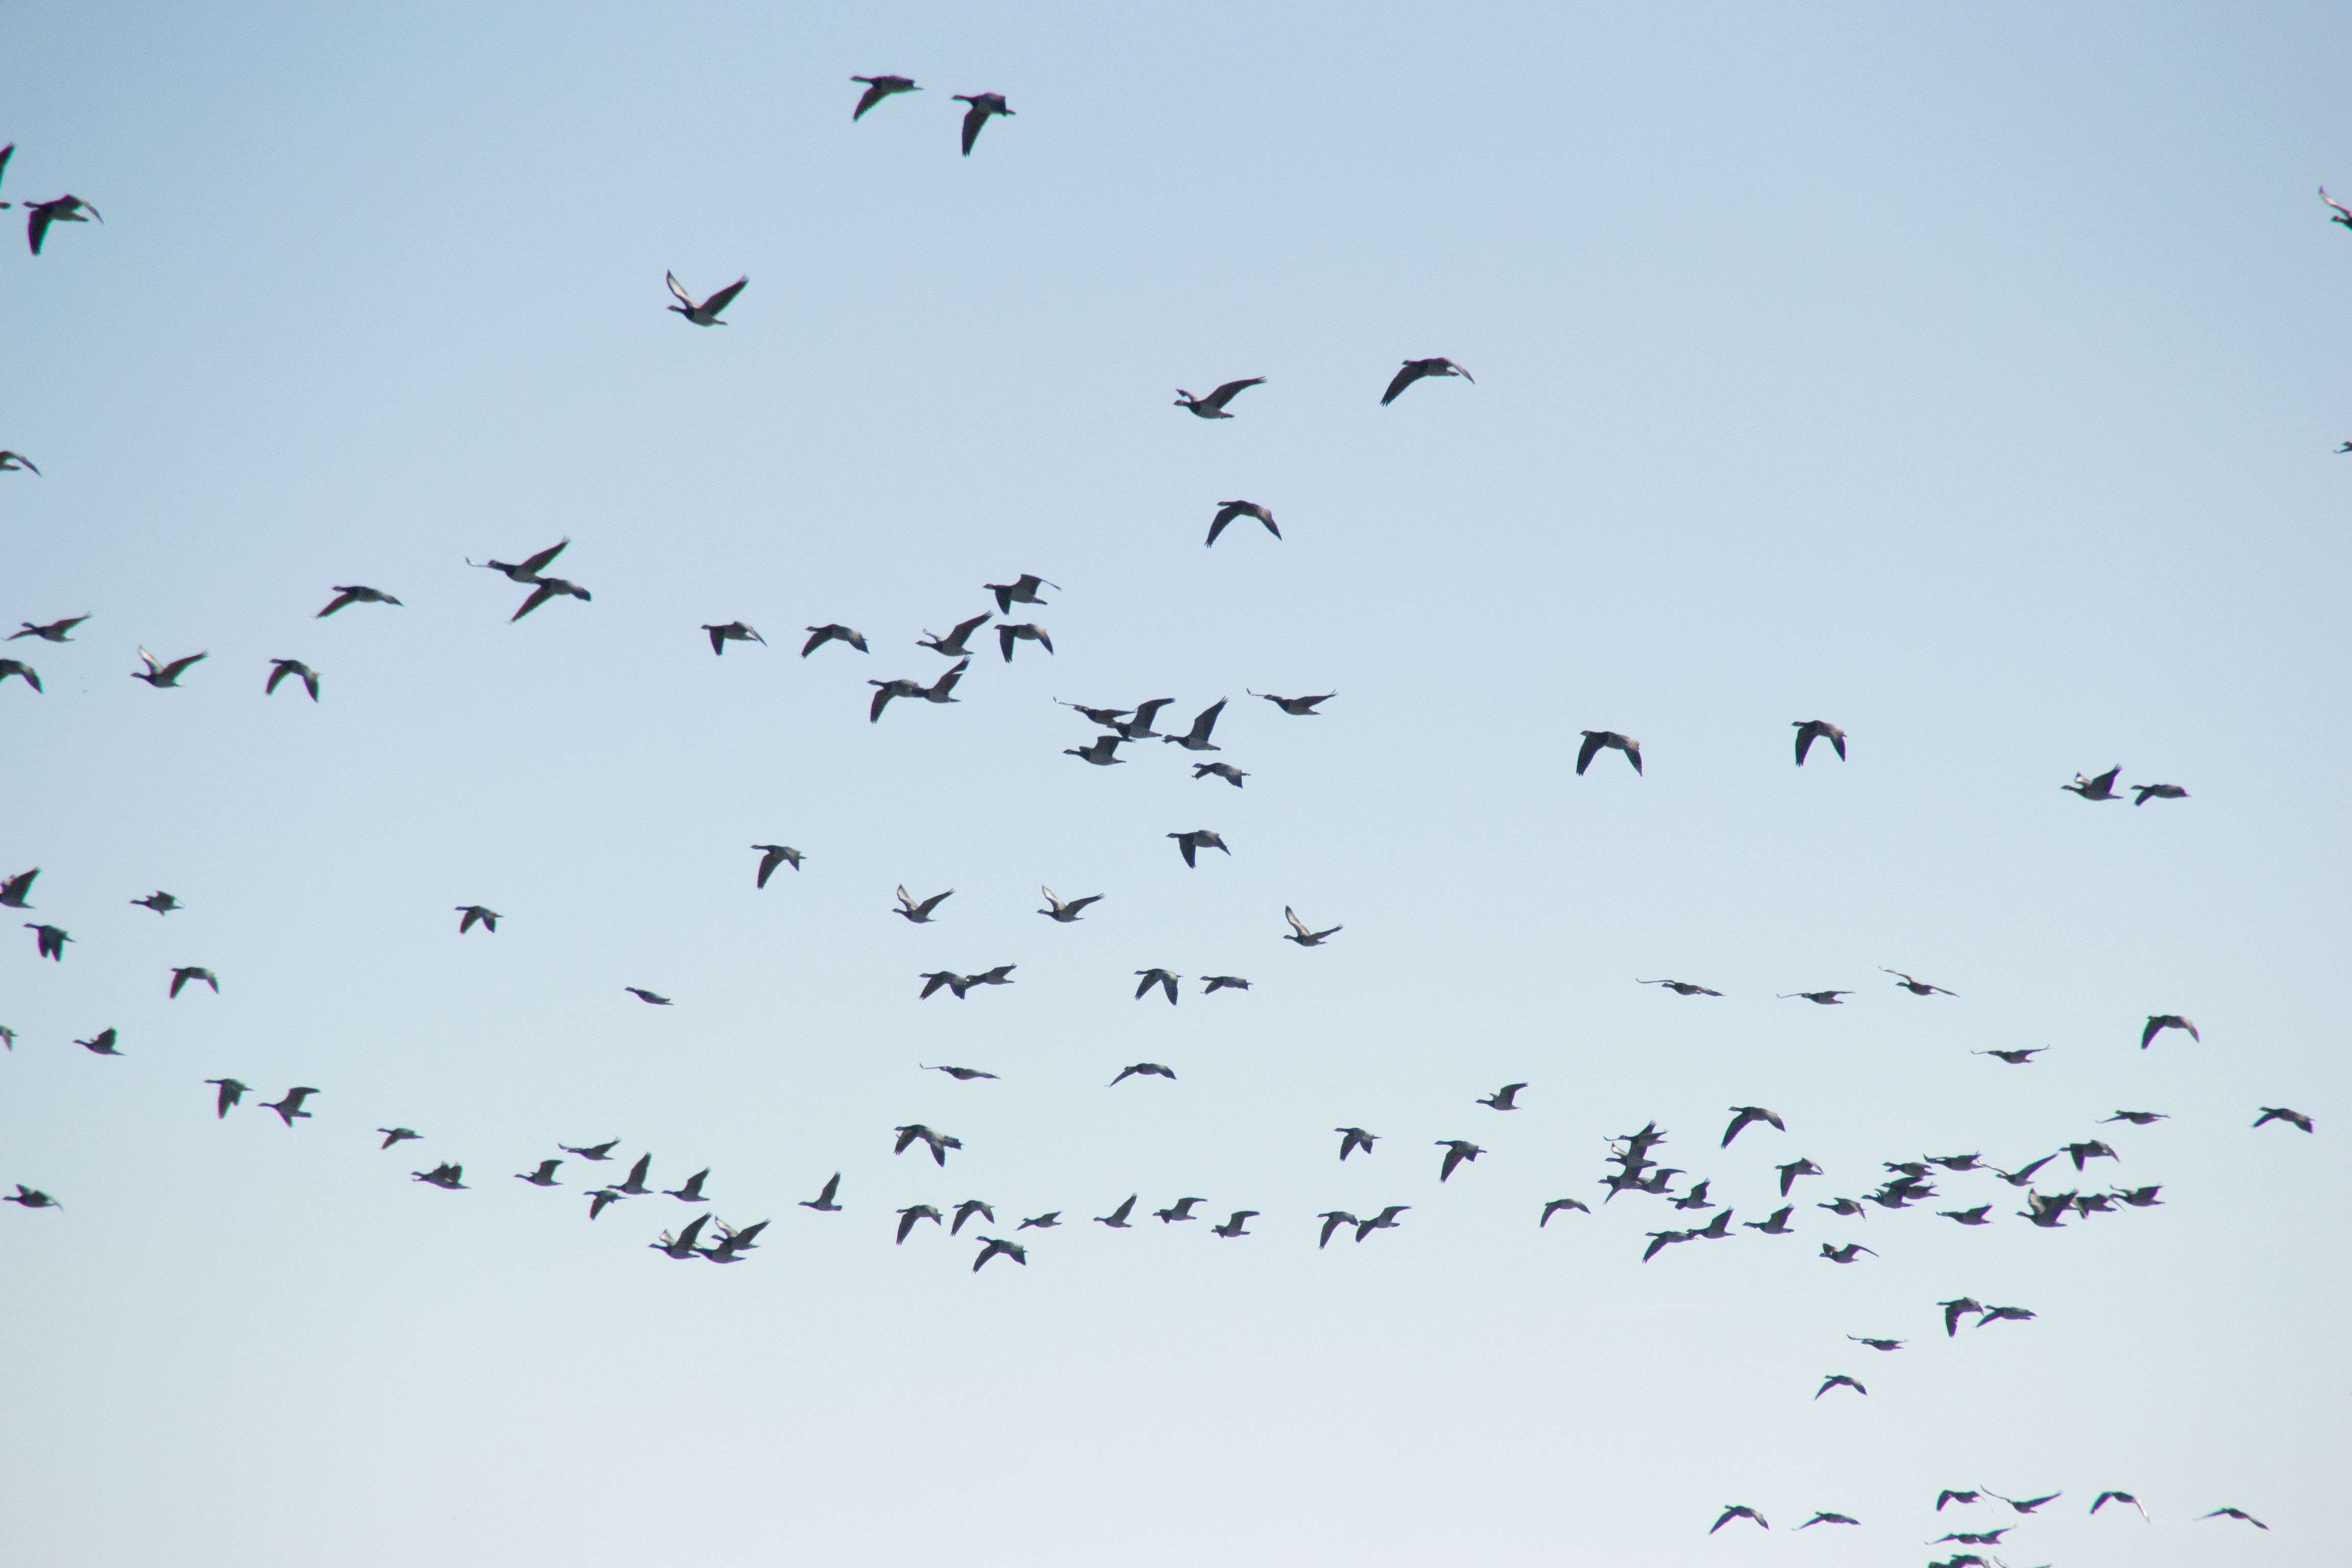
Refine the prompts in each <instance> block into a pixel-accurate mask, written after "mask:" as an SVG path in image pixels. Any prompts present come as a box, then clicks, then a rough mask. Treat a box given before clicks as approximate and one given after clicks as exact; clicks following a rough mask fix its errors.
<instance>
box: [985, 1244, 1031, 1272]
mask: <svg viewBox="0 0 2352 1568" xmlns="http://www.w3.org/2000/svg"><path fill="white" fill-rule="evenodd" d="M981 1241H982V1247H981V1249H980V1256H979V1257H978V1258H973V1259H972V1260H971V1271H972V1272H973V1273H974V1274H977V1273H979V1272H980V1269H981V1266H982V1264H984V1263H986V1262H987V1261H988V1260H989V1259H990V1258H1011V1259H1013V1262H1015V1263H1018V1264H1019V1265H1021V1267H1022V1268H1028V1267H1029V1249H1028V1248H1027V1247H1024V1246H1022V1245H1021V1244H1020V1243H1019V1242H1017V1241H1007V1240H1005V1239H1004V1238H1003V1237H1001V1236H986V1237H981Z"/></svg>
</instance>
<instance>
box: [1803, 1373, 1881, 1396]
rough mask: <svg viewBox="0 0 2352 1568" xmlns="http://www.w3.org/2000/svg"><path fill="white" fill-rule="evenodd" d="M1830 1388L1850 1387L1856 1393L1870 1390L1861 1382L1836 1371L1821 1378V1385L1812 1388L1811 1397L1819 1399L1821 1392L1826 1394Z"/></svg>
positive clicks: (1865, 1392) (1866, 1392)
mask: <svg viewBox="0 0 2352 1568" xmlns="http://www.w3.org/2000/svg"><path fill="white" fill-rule="evenodd" d="M1832 1388H1851V1389H1853V1391H1854V1392H1855V1393H1856V1394H1869V1392H1870V1390H1868V1389H1866V1388H1864V1387H1863V1385H1862V1384H1861V1383H1860V1382H1858V1381H1857V1380H1855V1379H1853V1378H1851V1377H1848V1376H1847V1375H1846V1374H1845V1373H1842V1372H1837V1373H1831V1374H1830V1375H1829V1376H1828V1377H1825V1378H1823V1379H1822V1385H1821V1386H1820V1387H1819V1388H1817V1389H1815V1390H1813V1397H1814V1398H1815V1399H1819V1398H1820V1397H1821V1396H1822V1394H1827V1393H1828V1392H1829V1391H1830V1390H1831V1389H1832Z"/></svg>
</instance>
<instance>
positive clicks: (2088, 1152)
mask: <svg viewBox="0 0 2352 1568" xmlns="http://www.w3.org/2000/svg"><path fill="white" fill-rule="evenodd" d="M2066 1152H2067V1153H2068V1154H2071V1155H2073V1156H2074V1169H2076V1170H2078V1171H2079V1170H2081V1169H2082V1168H2083V1162H2084V1161H2085V1160H2113V1159H2116V1158H2118V1157H2119V1156H2118V1155H2117V1154H2116V1152H2115V1151H2114V1150H2113V1149H2110V1148H2108V1147H2107V1146H2106V1145H2105V1143H2102V1142H2099V1140H2097V1139H2096V1138H2092V1139H2087V1140H2085V1141H2084V1142H2080V1143H2069V1144H2067V1145H2066Z"/></svg>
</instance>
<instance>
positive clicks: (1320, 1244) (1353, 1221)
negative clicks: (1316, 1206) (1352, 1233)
mask: <svg viewBox="0 0 2352 1568" xmlns="http://www.w3.org/2000/svg"><path fill="white" fill-rule="evenodd" d="M1315 1217H1316V1218H1317V1219H1319V1220H1321V1221H1322V1222H1323V1234H1322V1235H1321V1236H1320V1237H1318V1238H1317V1240H1316V1243H1315V1248H1316V1250H1317V1251H1318V1252H1319V1251H1321V1250H1322V1249H1323V1248H1325V1247H1328V1246H1330V1245H1331V1233H1332V1232H1333V1231H1335V1230H1338V1229H1339V1227H1340V1226H1343V1225H1360V1224H1361V1223H1363V1222H1362V1221H1360V1220H1359V1219H1357V1217H1356V1216H1355V1215H1351V1214H1349V1213H1348V1212H1347V1211H1346V1210H1345V1209H1326V1210H1324V1211H1323V1212H1322V1213H1321V1214H1319V1215H1316V1216H1315Z"/></svg>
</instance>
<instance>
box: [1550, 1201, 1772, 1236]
mask: <svg viewBox="0 0 2352 1568" xmlns="http://www.w3.org/2000/svg"><path fill="white" fill-rule="evenodd" d="M1562 1209H1574V1210H1575V1211H1576V1212H1577V1213H1579V1214H1591V1212H1592V1210H1591V1208H1590V1207H1589V1206H1587V1205H1585V1204H1583V1203H1581V1202H1580V1201H1579V1200H1577V1199H1575V1198H1554V1199H1552V1200H1551V1201H1550V1202H1549V1203H1548V1204H1546V1205H1544V1206H1543V1214H1542V1215H1541V1216H1540V1217H1539V1218H1538V1219H1537V1221H1536V1228H1537V1229H1538V1230H1541V1229H1543V1228H1544V1226H1548V1225H1549V1224H1551V1216H1552V1215H1556V1214H1558V1213H1559V1211H1560V1210H1562ZM1751 1223H1752V1222H1751Z"/></svg>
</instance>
